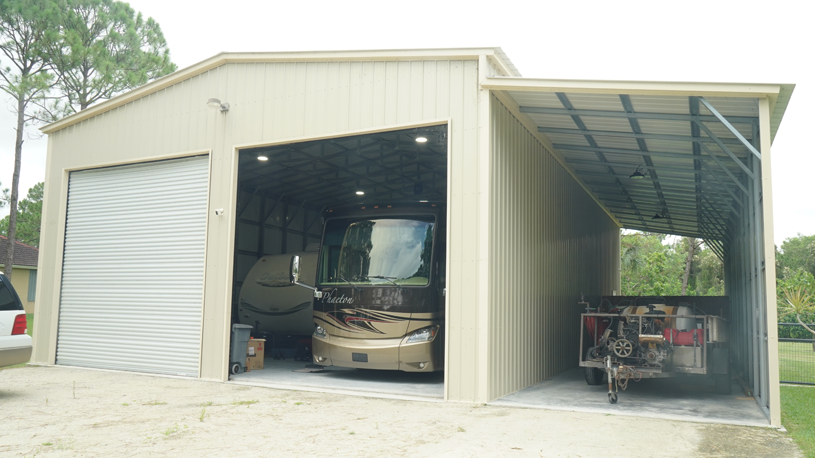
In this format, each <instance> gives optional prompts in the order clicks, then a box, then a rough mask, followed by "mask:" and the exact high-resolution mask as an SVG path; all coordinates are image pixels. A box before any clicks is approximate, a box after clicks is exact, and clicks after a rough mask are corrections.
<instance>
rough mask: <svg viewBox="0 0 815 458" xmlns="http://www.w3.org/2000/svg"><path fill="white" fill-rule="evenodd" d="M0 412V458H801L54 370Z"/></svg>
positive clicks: (607, 429) (660, 428)
mask: <svg viewBox="0 0 815 458" xmlns="http://www.w3.org/2000/svg"><path fill="white" fill-rule="evenodd" d="M0 404H2V408H0V425H3V426H2V429H3V430H2V434H0V456H49V457H51V456H53V457H62V456H65V457H68V456H71V457H73V456H85V457H103V456H104V457H110V456H150V455H160V456H228V455H229V456H241V457H262V456H270V455H272V454H274V455H275V456H326V457H329V456H330V457H345V456H354V457H356V456H365V457H367V456H395V457H399V456H405V457H406V456H450V457H458V456H490V457H492V456H506V457H595V456H608V457H615V456H620V457H627V458H633V457H651V456H655V455H656V454H657V452H656V451H657V450H658V455H659V456H661V457H688V456H707V457H714V456H789V457H795V456H800V455H799V452H798V451H797V448H795V446H794V445H793V444H792V443H791V442H790V441H789V439H788V438H787V437H786V436H785V435H784V434H782V433H779V432H777V431H775V430H771V429H757V428H740V427H731V426H719V425H701V424H696V423H688V422H677V421H667V420H653V419H645V418H637V417H617V416H613V415H602V414H587V413H575V412H559V411H547V410H538V409H519V408H511V407H494V406H484V405H474V404H459V403H426V402H415V401H414V402H411V401H397V400H387V399H373V398H363V397H353V396H344V395H336V394H323V393H312V392H298V391H286V390H275V389H270V388H262V387H248V386H241V385H234V384H229V383H214V382H203V381H198V380H185V379H173V378H164V377H153V376H147V375H138V374H130V373H123V372H103V371H92V370H82V369H70V368H63V367H25V368H16V369H10V370H5V371H2V372H0ZM734 438H738V439H737V440H734ZM656 444H658V446H657V445H656Z"/></svg>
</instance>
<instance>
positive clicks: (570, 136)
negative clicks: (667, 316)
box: [510, 91, 761, 257]
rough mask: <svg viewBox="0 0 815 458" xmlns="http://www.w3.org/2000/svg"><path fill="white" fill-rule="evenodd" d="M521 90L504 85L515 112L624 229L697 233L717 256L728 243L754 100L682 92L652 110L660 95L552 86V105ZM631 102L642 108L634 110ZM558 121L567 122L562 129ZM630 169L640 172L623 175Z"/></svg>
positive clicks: (745, 171)
mask: <svg viewBox="0 0 815 458" xmlns="http://www.w3.org/2000/svg"><path fill="white" fill-rule="evenodd" d="M528 94H529V93H519V92H512V91H510V95H511V96H512V97H513V98H515V99H516V100H518V104H519V108H520V111H521V112H522V113H526V114H527V115H529V116H530V118H531V119H532V120H533V121H534V122H535V123H536V125H537V126H538V131H539V132H541V133H543V134H545V135H546V136H548V137H549V139H550V140H551V141H552V145H553V146H554V148H555V149H557V150H558V151H559V152H560V153H561V154H562V155H563V157H564V160H565V161H566V163H567V164H569V166H570V167H571V168H572V169H573V171H574V172H575V174H576V175H577V176H578V177H580V179H581V180H583V182H584V184H585V185H586V187H587V188H588V189H590V190H591V192H592V193H594V195H595V197H596V198H597V200H598V201H599V202H602V203H603V205H605V206H606V208H607V209H608V210H609V211H610V212H611V213H612V214H613V215H614V216H615V217H616V218H617V219H618V220H619V221H620V223H621V224H622V225H623V227H625V228H628V229H637V230H642V231H648V232H658V233H665V234H675V235H682V236H686V237H695V238H701V239H703V240H705V242H706V243H707V245H708V246H709V247H711V248H712V249H713V250H714V251H715V252H716V254H717V255H719V257H723V256H724V254H725V250H726V249H727V246H728V245H729V242H730V241H731V239H732V233H731V229H730V224H729V222H730V220H731V218H741V217H742V213H743V212H742V209H741V205H742V204H741V202H742V199H741V196H742V192H743V193H745V194H746V193H747V189H746V188H745V186H744V185H743V183H742V180H743V179H745V178H749V179H754V176H753V173H752V171H751V170H750V169H749V168H748V167H747V165H746V158H747V157H748V156H749V155H750V154H753V155H755V156H756V157H757V158H759V159H760V158H761V155H760V153H759V152H758V151H757V150H756V149H755V148H754V147H753V144H754V142H755V141H756V140H757V139H755V138H752V137H753V136H755V134H754V132H757V128H756V126H757V125H758V116H757V105H758V103H757V100H756V99H717V100H714V101H708V100H705V99H704V98H702V97H693V96H691V97H683V98H682V100H685V108H684V109H681V110H680V109H679V108H678V105H677V103H675V102H674V101H672V103H670V104H667V105H668V106H667V108H663V109H662V110H660V109H659V108H655V105H656V106H659V101H660V100H663V101H664V100H666V98H665V97H655V98H654V99H653V100H651V101H649V98H648V96H638V97H637V98H636V99H635V98H633V97H631V96H629V95H626V94H619V95H616V96H614V97H615V98H616V99H617V100H616V101H612V98H611V97H612V96H609V95H606V94H603V95H594V96H593V97H594V99H592V95H586V94H568V93H564V92H555V93H554V96H556V100H557V101H555V98H554V97H551V96H549V95H548V94H546V95H538V96H536V95H531V96H530V95H528ZM536 97H537V98H536ZM573 97H574V98H573ZM674 99H677V97H674ZM717 102H718V103H721V104H722V105H723V106H724V107H723V109H722V111H723V112H725V113H726V115H723V114H721V113H720V112H719V110H717V109H716V107H715V105H716V103H717ZM638 103H640V104H643V105H646V106H647V109H646V110H643V111H637V105H638ZM610 107H613V109H609V108H610ZM597 108H602V109H597ZM685 110H686V111H685ZM564 119H571V122H572V125H573V126H574V127H566V126H568V123H565V122H564ZM626 121H627V122H626ZM620 122H626V124H627V125H626V124H620ZM624 126H625V127H624ZM635 170H640V171H642V172H643V174H644V175H645V177H644V178H642V179H639V180H636V179H633V178H630V177H631V175H632V173H633V172H634V171H635Z"/></svg>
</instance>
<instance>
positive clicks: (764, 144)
mask: <svg viewBox="0 0 815 458" xmlns="http://www.w3.org/2000/svg"><path fill="white" fill-rule="evenodd" d="M759 136H760V137H759V138H760V141H761V191H762V193H761V203H762V210H763V211H762V215H763V223H764V253H763V254H764V256H763V257H764V282H765V284H764V292H765V303H766V313H767V336H766V338H767V359H768V361H767V363H768V376H769V384H768V391H769V392H768V395H769V396H768V398H769V406H768V407H769V410H770V424H771V425H773V426H781V388H780V378H779V373H778V312H777V310H778V304H777V302H776V294H775V292H776V282H775V242H774V230H773V194H772V191H773V190H772V167H771V163H770V158H771V154H770V146H771V143H772V141H771V135H770V101H769V99H768V98H766V97H764V98H761V99H759Z"/></svg>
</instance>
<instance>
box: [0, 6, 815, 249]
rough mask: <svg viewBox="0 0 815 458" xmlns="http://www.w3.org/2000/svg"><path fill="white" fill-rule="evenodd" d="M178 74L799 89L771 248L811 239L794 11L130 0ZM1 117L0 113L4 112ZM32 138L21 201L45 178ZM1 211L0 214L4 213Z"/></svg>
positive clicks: (801, 32) (804, 92) (803, 58)
mask: <svg viewBox="0 0 815 458" xmlns="http://www.w3.org/2000/svg"><path fill="white" fill-rule="evenodd" d="M129 3H130V5H131V6H132V7H133V8H134V9H135V10H136V11H139V12H141V13H142V14H143V15H145V16H150V17H153V18H154V19H155V20H156V21H158V23H159V24H160V25H161V28H162V30H163V31H164V35H165V37H166V38H167V42H168V44H169V46H170V50H171V52H172V59H173V61H174V62H175V63H176V64H178V66H179V68H184V67H187V66H190V65H192V64H194V63H196V62H199V61H201V60H204V59H206V58H208V57H211V56H213V55H215V54H217V53H219V52H222V51H231V52H240V51H314V50H343V49H392V48H444V47H475V46H500V47H502V48H503V49H504V51H505V52H506V53H507V54H508V55H509V58H510V59H511V60H512V62H513V63H514V64H515V66H516V67H518V69H519V70H520V72H521V74H522V75H523V76H525V77H538V78H571V79H614V80H656V81H715V82H721V81H724V82H756V83H793V84H796V85H797V86H796V88H795V91H794V93H793V95H792V101H791V103H790V105H789V107H788V108H787V111H786V115H785V116H784V120H783V122H782V123H781V128H780V129H779V130H778V135H777V136H776V138H775V142H774V143H773V148H772V168H773V193H774V199H773V201H774V216H775V240H776V243H777V244H780V243H781V242H782V241H783V240H784V239H785V238H787V237H792V236H795V235H796V233H799V232H800V233H803V234H806V235H811V234H815V198H813V194H815V193H813V191H812V189H813V187H812V182H811V181H810V180H813V177H812V172H813V170H815V155H813V152H812V147H811V145H812V142H811V141H809V140H807V138H808V135H809V134H810V133H811V132H810V129H812V126H811V125H809V124H807V123H808V122H813V117H812V116H811V115H806V112H807V108H806V107H807V106H815V78H814V77H815V75H814V74H813V73H814V71H813V67H815V64H813V57H812V49H813V45H814V44H815V32H813V25H812V21H811V19H812V14H811V12H808V11H809V10H808V9H806V6H805V5H806V3H807V2H802V1H797V2H795V1H763V2H752V1H711V0H708V1H687V0H685V1H659V2H655V1H644V2H634V1H630V2H626V1H615V2H609V1H599V2H593V1H586V0H584V1H579V2H572V1H565V0H560V1H528V2H519V1H510V0H504V1H501V2H495V3H486V2H485V3H480V2H472V1H468V2H464V1H461V2H444V1H438V0H436V1H411V2H383V1H369V2H363V1H345V2H339V1H331V2H326V1H309V2H296V1H286V2H279V1H266V2H259V1H257V2H253V1H245V0H233V1H230V2H223V1H218V2H215V1H205V0H199V1H194V2H186V3H188V4H187V5H185V4H184V3H185V2H182V1H175V2H168V1H166V0H162V1H159V0H134V1H131V2H129ZM3 102H5V103H4V105H2V107H0V182H2V186H3V187H4V188H6V187H9V186H10V185H11V175H12V168H13V158H14V150H13V146H14V125H15V116H14V115H13V114H12V113H11V108H12V104H11V102H10V101H8V100H3ZM3 108H5V109H3ZM38 134H39V132H38V131H37V129H36V128H29V129H28V132H27V140H26V143H25V145H24V148H23V166H22V175H21V185H20V190H21V194H22V195H25V192H26V190H27V189H28V188H30V187H31V186H32V185H34V184H35V183H37V182H39V181H42V180H43V179H44V176H45V151H46V148H47V138H45V137H40V136H39V135H38ZM7 213H8V210H7V209H4V210H0V215H5V214H7Z"/></svg>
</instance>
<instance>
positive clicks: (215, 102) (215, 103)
mask: <svg viewBox="0 0 815 458" xmlns="http://www.w3.org/2000/svg"><path fill="white" fill-rule="evenodd" d="M207 106H208V107H210V108H218V109H220V110H221V113H226V112H227V111H229V104H228V103H221V99H209V100H207Z"/></svg>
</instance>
